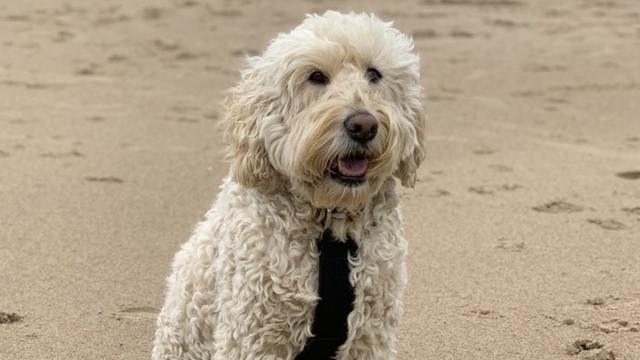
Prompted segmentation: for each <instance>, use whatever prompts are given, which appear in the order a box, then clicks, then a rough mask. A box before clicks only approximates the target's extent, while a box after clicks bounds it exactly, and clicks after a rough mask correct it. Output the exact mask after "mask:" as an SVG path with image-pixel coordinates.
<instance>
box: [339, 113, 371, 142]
mask: <svg viewBox="0 0 640 360" xmlns="http://www.w3.org/2000/svg"><path fill="white" fill-rule="evenodd" d="M344 128H345V129H347V133H348V134H349V137H351V138H352V139H353V140H355V141H357V142H359V143H361V144H365V143H367V142H369V141H371V140H373V138H375V137H376V134H377V133H378V120H376V118H375V117H374V116H373V115H371V114H369V113H368V112H359V113H355V114H353V115H351V116H349V117H348V118H347V120H345V121H344Z"/></svg>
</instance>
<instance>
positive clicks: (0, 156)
mask: <svg viewBox="0 0 640 360" xmlns="http://www.w3.org/2000/svg"><path fill="white" fill-rule="evenodd" d="M9 156H11V154H10V153H8V152H6V151H2V150H0V158H3V157H9Z"/></svg>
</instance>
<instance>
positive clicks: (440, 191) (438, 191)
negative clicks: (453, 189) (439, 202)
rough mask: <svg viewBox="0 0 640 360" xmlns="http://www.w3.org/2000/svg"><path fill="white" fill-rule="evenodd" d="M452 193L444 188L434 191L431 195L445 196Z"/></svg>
mask: <svg viewBox="0 0 640 360" xmlns="http://www.w3.org/2000/svg"><path fill="white" fill-rule="evenodd" d="M449 195H451V193H450V192H449V191H447V190H443V189H437V190H436V191H434V192H433V193H432V194H431V195H429V196H431V197H443V196H449Z"/></svg>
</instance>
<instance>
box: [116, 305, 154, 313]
mask: <svg viewBox="0 0 640 360" xmlns="http://www.w3.org/2000/svg"><path fill="white" fill-rule="evenodd" d="M120 312H122V313H147V314H155V313H157V312H158V309H156V308H154V307H151V306H137V307H130V308H126V309H122V310H120Z"/></svg>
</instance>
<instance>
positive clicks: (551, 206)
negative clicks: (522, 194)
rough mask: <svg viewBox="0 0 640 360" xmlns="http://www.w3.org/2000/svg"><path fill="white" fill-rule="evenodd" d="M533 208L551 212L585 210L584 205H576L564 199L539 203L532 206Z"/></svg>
mask: <svg viewBox="0 0 640 360" xmlns="http://www.w3.org/2000/svg"><path fill="white" fill-rule="evenodd" d="M532 209H533V210H535V211H539V212H545V213H551V214H558V213H574V212H579V211H582V210H584V207H582V206H580V205H575V204H572V203H569V202H566V201H564V200H556V201H552V202H550V203H546V204H544V205H538V206H534V207H532Z"/></svg>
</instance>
